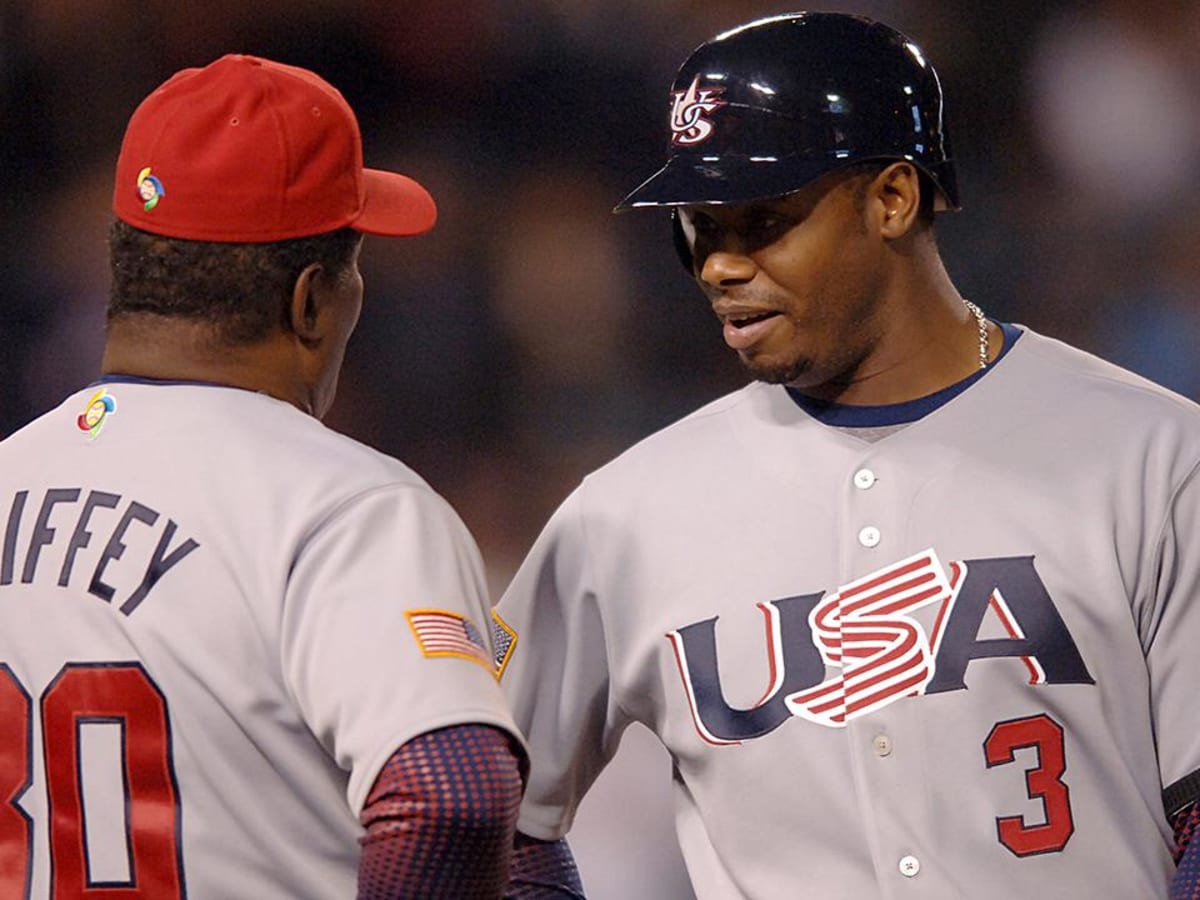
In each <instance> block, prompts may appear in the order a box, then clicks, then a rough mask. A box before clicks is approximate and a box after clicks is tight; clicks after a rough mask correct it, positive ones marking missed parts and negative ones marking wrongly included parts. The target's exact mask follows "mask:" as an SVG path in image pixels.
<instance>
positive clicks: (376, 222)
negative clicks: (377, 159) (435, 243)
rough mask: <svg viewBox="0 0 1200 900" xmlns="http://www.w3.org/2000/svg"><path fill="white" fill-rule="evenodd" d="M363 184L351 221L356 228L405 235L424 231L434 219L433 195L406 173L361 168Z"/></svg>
mask: <svg viewBox="0 0 1200 900" xmlns="http://www.w3.org/2000/svg"><path fill="white" fill-rule="evenodd" d="M363 185H364V190H365V194H366V197H365V199H364V200H363V208H362V212H361V213H359V215H358V218H356V219H355V220H354V221H353V222H351V223H350V227H351V228H353V229H354V230H355V231H361V232H363V233H365V234H381V235H386V236H389V237H407V236H411V235H415V234H424V233H425V232H426V231H429V229H431V228H432V227H433V225H434V223H435V222H436V221H437V204H435V203H434V202H433V197H431V196H430V194H429V191H427V190H425V188H423V187H422V186H421V185H419V184H418V183H417V182H415V181H413V179H411V178H409V177H408V176H407V175H400V174H398V173H396V172H383V171H380V170H379V169H363Z"/></svg>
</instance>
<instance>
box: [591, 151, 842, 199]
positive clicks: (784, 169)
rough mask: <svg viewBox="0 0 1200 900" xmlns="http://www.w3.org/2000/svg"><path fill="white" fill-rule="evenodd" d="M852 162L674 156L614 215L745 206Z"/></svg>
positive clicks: (792, 188)
mask: <svg viewBox="0 0 1200 900" xmlns="http://www.w3.org/2000/svg"><path fill="white" fill-rule="evenodd" d="M854 161H856V160H845V161H842V160H829V159H803V158H799V157H794V156H793V157H784V158H775V157H771V158H761V159H755V158H747V157H720V158H716V159H712V160H697V159H696V157H694V156H693V157H692V158H690V159H684V158H682V157H678V156H677V157H675V158H674V159H672V160H671V161H670V162H668V163H667V164H666V165H665V166H663V167H662V168H661V169H659V170H658V171H657V172H655V173H654V174H653V175H651V176H650V177H649V178H647V179H646V180H645V181H644V182H642V183H641V184H640V185H639V186H638V187H637V188H635V189H634V190H633V192H632V193H630V194H629V196H627V197H626V198H625V199H624V200H622V201H621V202H620V203H618V204H617V205H616V207H614V208H613V212H625V211H626V210H630V209H638V208H640V207H645V206H685V205H686V206H690V205H693V204H695V205H703V204H708V205H720V204H728V203H748V202H749V201H751V200H763V199H766V198H768V197H781V196H783V195H784V194H790V193H791V192H792V191H798V190H799V189H800V188H802V187H804V186H805V185H806V184H808V183H809V182H810V181H813V180H814V179H816V178H819V177H820V176H822V175H824V174H825V173H826V172H829V171H832V170H833V169H837V168H840V167H841V166H843V165H847V164H849V163H850V162H854Z"/></svg>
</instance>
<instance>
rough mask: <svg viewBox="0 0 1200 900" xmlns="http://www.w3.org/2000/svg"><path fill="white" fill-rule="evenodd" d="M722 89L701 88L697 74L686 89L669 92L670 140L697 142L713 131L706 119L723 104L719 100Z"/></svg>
mask: <svg viewBox="0 0 1200 900" xmlns="http://www.w3.org/2000/svg"><path fill="white" fill-rule="evenodd" d="M723 90H724V88H719V87H706V88H701V87H700V76H699V75H697V76H696V77H695V78H693V79H692V83H691V84H690V85H689V86H688V89H687V90H686V91H672V92H671V98H672V101H673V103H672V106H671V143H673V144H683V145H685V146H687V145H690V144H699V143H701V142H702V141H705V140H707V139H708V138H709V137H710V136H711V135H712V133H713V123H712V122H710V121H709V120H708V119H706V118H705V116H706V115H711V114H712V113H713V112H715V111H716V110H718V109H720V108H721V107H722V106H724V105H725V101H724V100H720V99H718V98H719V97H720V95H721V93H722V92H723Z"/></svg>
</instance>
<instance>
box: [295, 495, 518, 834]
mask: <svg viewBox="0 0 1200 900" xmlns="http://www.w3.org/2000/svg"><path fill="white" fill-rule="evenodd" d="M489 615H490V612H489V609H488V604H487V599H486V591H485V588H484V582H483V573H482V563H481V561H480V558H479V553H478V550H477V548H476V546H475V543H474V541H473V539H472V538H471V536H470V535H469V533H468V532H467V530H466V528H465V526H464V525H463V524H462V522H461V521H460V520H459V519H458V517H457V515H456V514H455V513H454V512H453V511H452V510H451V509H450V507H449V505H448V504H446V503H445V501H443V500H442V498H440V497H439V496H437V495H436V494H435V493H433V492H432V491H430V490H428V489H427V488H425V487H424V486H416V485H404V484H396V485H389V486H387V487H382V488H378V489H375V490H372V491H369V492H367V493H365V494H363V495H360V496H358V497H355V498H353V499H352V500H350V501H348V502H347V503H346V504H344V506H343V507H342V508H341V509H340V510H338V511H337V512H336V513H334V514H333V515H331V516H330V517H329V518H328V520H326V521H325V522H323V523H322V524H321V525H320V527H319V528H318V529H317V530H316V531H315V533H314V534H313V535H312V536H311V537H310V538H309V540H308V541H307V542H306V543H305V545H304V546H303V547H302V548H301V550H300V552H299V556H298V559H297V560H296V562H295V564H294V568H293V572H292V576H291V578H290V580H289V586H288V594H287V600H286V603H285V607H284V613H283V616H284V620H283V623H282V635H283V637H282V642H281V653H282V655H283V659H282V664H283V669H284V675H285V680H286V682H287V683H288V685H289V687H290V689H291V691H292V692H293V695H294V698H295V702H296V704H297V706H298V707H299V708H300V710H301V712H302V715H303V718H304V720H305V722H306V723H307V724H308V725H309V727H310V729H311V730H312V732H313V734H314V735H315V736H316V738H317V740H318V741H320V742H321V743H322V744H323V745H324V746H325V747H326V750H327V751H328V753H329V754H330V756H331V757H332V758H333V759H334V760H335V761H336V763H337V765H338V766H339V767H341V768H342V769H345V770H346V771H348V772H349V773H350V779H349V784H348V786H347V799H348V801H349V803H350V807H351V809H352V810H353V811H354V812H356V813H357V811H358V810H359V809H360V808H361V806H362V803H363V801H364V798H365V797H366V794H367V792H368V791H369V789H370V786H371V784H372V782H373V781H374V779H375V776H376V775H377V773H378V771H379V769H380V768H381V767H382V765H383V763H384V762H385V761H386V759H387V758H388V756H390V755H391V753H392V752H393V751H394V750H395V749H396V748H397V747H399V746H400V745H401V744H403V743H404V742H405V741H407V740H409V739H411V738H413V737H415V736H416V735H418V734H421V733H423V732H426V731H430V730H433V729H436V728H442V727H445V726H448V725H456V724H462V723H466V722H476V723H483V724H490V725H496V726H498V727H500V728H502V729H504V730H507V731H509V732H515V729H514V727H513V725H512V721H511V718H510V716H509V715H508V712H507V706H506V704H505V702H504V699H503V697H502V695H501V693H500V688H499V685H498V684H497V681H496V676H495V669H494V665H493V658H494V657H493V649H492V645H491V632H490V628H489Z"/></svg>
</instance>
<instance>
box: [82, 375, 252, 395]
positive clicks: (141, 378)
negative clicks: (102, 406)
mask: <svg viewBox="0 0 1200 900" xmlns="http://www.w3.org/2000/svg"><path fill="white" fill-rule="evenodd" d="M102 384H149V385H190V386H192V387H218V388H233V389H234V390H239V391H250V388H242V387H238V386H237V385H236V384H221V383H220V382H218V381H199V380H193V379H187V378H148V377H146V376H145V375H118V374H111V375H101V376H100V377H99V378H97V379H96V380H95V381H93V382H92V383H91V384H90V385H88V387H97V386H99V385H102ZM250 392H251V393H256V392H255V391H250Z"/></svg>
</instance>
